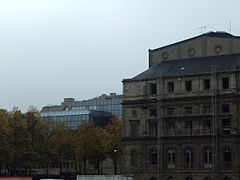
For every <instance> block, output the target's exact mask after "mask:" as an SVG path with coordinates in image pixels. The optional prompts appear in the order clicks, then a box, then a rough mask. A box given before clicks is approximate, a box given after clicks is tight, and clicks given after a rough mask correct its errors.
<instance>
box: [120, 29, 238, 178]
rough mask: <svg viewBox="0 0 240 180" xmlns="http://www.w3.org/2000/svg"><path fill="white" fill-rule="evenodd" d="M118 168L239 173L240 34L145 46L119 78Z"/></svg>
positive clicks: (141, 172) (176, 174)
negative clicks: (136, 65) (135, 71)
mask: <svg viewBox="0 0 240 180" xmlns="http://www.w3.org/2000/svg"><path fill="white" fill-rule="evenodd" d="M123 120H124V128H125V129H124V137H123V144H124V153H123V155H124V161H123V171H124V174H126V175H132V176H133V177H134V179H135V180H239V179H240V143H239V142H240V136H239V135H240V37H238V36H234V35H231V34H229V33H226V32H209V33H205V34H202V35H200V36H196V37H193V38H190V39H187V40H184V41H181V42H177V43H174V44H171V45H167V46H164V47H160V48H157V49H153V50H149V69H147V70H146V71H144V72H142V73H141V74H139V75H137V76H135V77H133V78H131V79H124V80H123Z"/></svg>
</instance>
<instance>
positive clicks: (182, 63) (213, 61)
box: [128, 54, 240, 81]
mask: <svg viewBox="0 0 240 180" xmlns="http://www.w3.org/2000/svg"><path fill="white" fill-rule="evenodd" d="M213 67H214V69H216V72H232V71H236V68H237V67H238V68H239V67H240V54H232V55H222V56H208V57H197V58H191V59H180V60H169V61H163V62H161V63H159V64H157V65H156V66H153V67H151V68H150V69H148V70H146V71H144V72H143V73H141V74H139V75H137V76H135V77H134V78H132V79H128V80H130V81H131V80H144V79H154V78H159V77H179V76H188V75H199V74H208V73H212V71H213Z"/></svg>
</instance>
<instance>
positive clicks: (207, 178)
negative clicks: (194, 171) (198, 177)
mask: <svg viewBox="0 0 240 180" xmlns="http://www.w3.org/2000/svg"><path fill="white" fill-rule="evenodd" d="M204 180H212V179H211V178H210V177H205V178H204Z"/></svg>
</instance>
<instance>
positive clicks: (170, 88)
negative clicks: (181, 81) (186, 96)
mask: <svg viewBox="0 0 240 180" xmlns="http://www.w3.org/2000/svg"><path fill="white" fill-rule="evenodd" d="M168 92H174V82H168Z"/></svg>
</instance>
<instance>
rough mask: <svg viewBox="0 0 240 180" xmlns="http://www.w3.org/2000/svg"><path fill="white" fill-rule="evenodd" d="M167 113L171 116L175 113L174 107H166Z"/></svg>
mask: <svg viewBox="0 0 240 180" xmlns="http://www.w3.org/2000/svg"><path fill="white" fill-rule="evenodd" d="M167 115H168V116H173V115H175V109H174V108H168V109H167Z"/></svg>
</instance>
